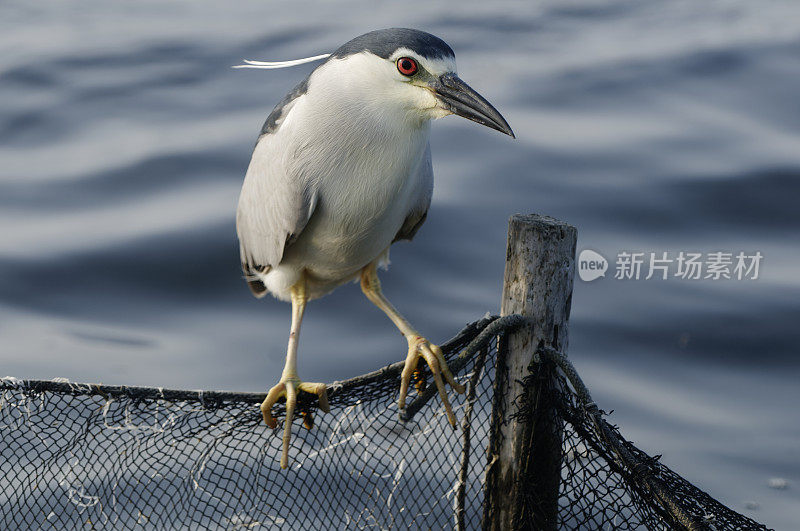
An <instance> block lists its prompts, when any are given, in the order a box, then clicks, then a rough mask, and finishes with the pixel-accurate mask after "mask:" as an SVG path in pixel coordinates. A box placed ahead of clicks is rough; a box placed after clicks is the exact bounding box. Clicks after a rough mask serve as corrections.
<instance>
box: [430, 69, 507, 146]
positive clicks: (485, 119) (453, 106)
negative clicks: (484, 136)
mask: <svg viewBox="0 0 800 531" xmlns="http://www.w3.org/2000/svg"><path fill="white" fill-rule="evenodd" d="M433 90H434V91H435V92H436V94H437V95H438V96H439V99H440V100H441V101H442V102H443V103H444V104H445V106H446V107H447V108H448V109H449V110H450V111H451V112H452V113H453V114H457V115H459V116H463V117H464V118H467V119H468V120H472V121H473V122H478V123H479V124H483V125H485V126H487V127H491V128H492V129H496V130H498V131H500V132H501V133H505V134H507V135H509V136H510V137H511V138H516V137H515V136H514V131H512V130H511V126H509V125H508V122H506V119H505V118H503V115H501V114H500V113H499V112H497V109H495V108H494V107H492V104H491V103H489V102H488V101H486V99H484V97H483V96H481V95H480V94H478V93H477V92H475V90H474V89H473V88H472V87H470V86H469V85H467V84H466V83H464V82H463V81H461V78H459V77H458V76H457V75H455V74H444V75H442V76H441V77H440V78H439V79H438V80H437V81H436V82H435V83H434V85H433Z"/></svg>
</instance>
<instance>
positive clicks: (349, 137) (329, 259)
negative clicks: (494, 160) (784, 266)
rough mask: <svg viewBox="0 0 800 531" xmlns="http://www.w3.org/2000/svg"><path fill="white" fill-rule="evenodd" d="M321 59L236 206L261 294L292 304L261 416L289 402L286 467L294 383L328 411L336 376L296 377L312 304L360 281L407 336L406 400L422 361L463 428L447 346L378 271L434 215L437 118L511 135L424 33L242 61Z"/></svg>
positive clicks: (276, 121) (267, 417)
mask: <svg viewBox="0 0 800 531" xmlns="http://www.w3.org/2000/svg"><path fill="white" fill-rule="evenodd" d="M319 59H326V60H325V61H324V62H323V63H321V64H320V65H319V66H318V67H317V68H316V69H314V71H313V72H311V74H310V75H309V76H308V77H307V78H306V79H305V80H303V81H302V82H300V84H299V85H297V86H296V87H295V88H294V89H293V90H292V91H291V92H289V94H287V95H286V97H285V98H284V99H283V100H282V101H281V102H280V103H279V104H278V105H277V106H276V107H275V109H274V110H273V111H272V113H271V114H270V115H269V117H268V118H267V121H266V123H265V124H264V127H263V128H262V129H261V135H260V136H259V138H258V141H257V143H256V146H255V149H254V150H253V156H252V159H251V161H250V166H249V167H248V169H247V175H246V176H245V180H244V184H243V186H242V193H241V196H240V197H239V208H238V212H237V214H236V228H237V232H238V235H239V243H240V249H241V259H242V269H243V270H244V274H245V277H246V279H247V282H248V284H249V285H250V289H251V290H252V291H253V293H254V294H255V296H256V297H263V296H264V295H265V294H266V293H267V292H269V293H272V294H273V295H274V296H275V297H277V298H279V299H282V300H286V301H291V303H292V325H291V332H290V334H289V346H288V351H287V354H286V366H285V368H284V370H283V375H282V376H281V379H280V382H279V383H278V385H276V386H275V387H273V388H272V389H270V391H269V393H268V395H267V398H266V400H264V403H263V404H262V405H261V412H262V414H263V416H264V422H266V424H267V425H268V426H270V427H271V428H275V427H276V425H277V421H276V419H275V417H273V415H272V412H271V409H272V406H273V405H274V404H275V403H276V401H277V400H278V399H279V398H280V397H282V396H285V398H286V420H285V426H284V434H283V455H282V458H281V466H282V467H283V468H286V467H287V465H288V448H289V441H290V437H291V424H292V418H293V416H294V410H295V407H296V402H297V393H298V392H301V391H305V392H308V393H314V394H316V395H317V396H318V397H319V405H320V408H321V409H322V410H323V411H326V412H327V411H328V407H327V405H328V400H327V390H326V387H325V384H322V383H308V382H303V381H301V380H300V378H299V377H298V375H297V341H298V336H299V334H300V324H301V322H302V320H303V312H304V310H305V306H306V303H307V302H308V301H309V300H311V299H316V298H318V297H322V296H323V295H325V294H327V293H329V292H331V291H332V290H333V289H335V288H336V287H337V286H339V285H341V284H344V283H345V282H348V281H350V280H355V279H357V278H360V280H361V289H362V290H363V291H364V294H365V295H366V296H367V297H368V298H369V300H371V301H372V302H373V303H374V304H375V305H376V306H378V307H379V308H380V309H381V310H383V311H384V312H385V313H386V315H388V316H389V318H390V319H391V320H392V321H393V322H394V324H395V325H396V326H397V328H399V329H400V332H402V334H403V335H404V336H405V338H406V340H407V341H408V355H407V356H406V362H405V368H404V369H403V372H402V376H401V384H400V398H399V407H400V408H401V409H402V408H404V407H405V400H406V394H407V392H408V387H409V384H410V382H411V379H412V376H413V375H414V373H415V371H416V367H417V363H418V362H419V360H420V358H424V359H425V362H426V363H427V364H428V366H429V367H430V371H431V373H432V375H433V378H434V381H435V383H436V387H437V388H438V391H439V395H440V396H441V399H442V402H443V403H444V407H445V409H446V411H447V417H448V420H449V421H450V424H452V425H453V426H455V415H453V411H452V408H451V407H450V402H449V401H448V399H447V392H446V391H445V383H444V382H445V381H447V383H449V384H450V385H451V386H452V387H453V389H455V390H456V391H457V392H459V393H462V392H464V389H463V387H462V386H461V385H460V384H459V383H458V382H457V381H456V380H455V378H453V375H452V374H451V373H450V370H449V369H448V367H447V364H446V363H445V360H444V357H443V356H442V351H441V349H439V347H438V346H436V345H434V344H432V343H431V342H430V341H428V340H427V339H425V338H424V337H423V336H422V335H421V334H420V333H419V332H417V330H416V329H415V328H414V327H412V326H411V325H410V324H409V323H408V321H406V320H405V318H404V317H403V316H402V315H400V313H399V312H398V311H397V310H396V309H395V308H394V306H392V305H391V303H390V302H389V301H388V300H387V299H386V298H385V297H384V296H383V293H382V292H381V285H380V281H379V280H378V275H377V268H378V266H379V265H385V264H387V263H388V259H389V247H390V246H391V245H392V244H393V243H394V242H396V241H399V240H410V239H411V238H412V237H413V236H414V234H415V233H416V232H417V230H418V229H419V227H420V225H422V223H423V222H424V221H425V216H426V215H427V212H428V207H429V206H430V203H431V195H432V192H433V168H432V166H431V148H430V144H429V142H428V138H429V134H430V121H431V120H432V119H435V118H441V117H443V116H447V115H449V114H457V115H459V116H463V117H465V118H468V119H470V120H472V121H475V122H478V123H480V124H483V125H486V126H489V127H491V128H493V129H496V130H498V131H501V132H503V133H506V134H508V135H511V136H512V137H513V136H514V134H513V132H512V131H511V128H510V127H509V125H508V123H506V121H505V119H503V117H502V116H501V115H500V113H499V112H497V110H496V109H495V108H494V107H492V106H491V104H489V102H488V101H486V100H485V99H484V98H483V97H482V96H480V95H479V94H478V93H477V92H475V91H474V90H473V89H472V88H470V87H469V86H468V85H467V84H466V83H464V82H463V81H461V79H459V77H458V76H457V75H456V62H455V54H454V53H453V50H452V49H451V48H450V47H449V46H448V45H447V43H445V42H444V41H443V40H441V39H439V38H438V37H435V36H433V35H431V34H429V33H425V32H423V31H418V30H413V29H399V28H393V29H384V30H378V31H372V32H370V33H367V34H364V35H361V36H360V37H356V38H355V39H353V40H351V41H350V42H348V43H346V44H344V45H343V46H342V47H341V48H339V49H338V50H336V51H335V52H333V53H332V54H330V55H322V56H316V57H310V58H307V59H300V60H296V61H286V62H281V63H267V62H260V61H246V63H247V64H246V65H241V66H243V67H249V68H282V67H285V66H292V65H295V64H302V63H304V62H310V61H313V60H319ZM307 420H308V419H307ZM310 424H311V423H310V422H307V423H306V425H307V427H310Z"/></svg>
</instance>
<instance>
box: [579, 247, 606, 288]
mask: <svg viewBox="0 0 800 531" xmlns="http://www.w3.org/2000/svg"><path fill="white" fill-rule="evenodd" d="M606 271H608V260H606V259H605V257H604V256H603V255H602V254H600V253H598V252H595V251H592V250H591V249H584V250H583V251H581V254H580V256H578V276H579V277H581V280H583V281H584V282H591V281H592V280H596V279H598V278H600V277H604V276H606Z"/></svg>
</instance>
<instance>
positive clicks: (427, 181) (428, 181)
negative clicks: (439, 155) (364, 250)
mask: <svg viewBox="0 0 800 531" xmlns="http://www.w3.org/2000/svg"><path fill="white" fill-rule="evenodd" d="M415 180H416V182H417V188H416V194H415V196H416V201H415V202H414V203H413V204H412V207H411V209H410V210H409V212H408V215H407V216H406V219H405V221H404V222H403V226H402V227H400V230H399V231H398V232H397V235H396V236H395V237H394V240H392V243H394V242H396V241H399V240H411V239H413V238H414V235H415V234H416V233H417V231H418V230H419V228H420V227H421V226H422V224H423V223H425V218H427V217H428V208H429V207H430V206H431V197H433V164H432V162H431V145H430V143H428V146H427V147H426V148H425V155H424V156H423V158H422V161H421V163H420V165H419V169H418V170H417V176H416V179H415Z"/></svg>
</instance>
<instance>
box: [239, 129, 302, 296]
mask: <svg viewBox="0 0 800 531" xmlns="http://www.w3.org/2000/svg"><path fill="white" fill-rule="evenodd" d="M280 133H281V132H280V130H278V131H276V132H274V133H271V134H264V135H262V136H261V138H260V139H259V141H258V143H257V144H256V147H255V149H254V150H253V157H252V159H251V160H250V166H249V167H248V168H247V174H246V175H245V178H244V184H243V185H242V193H241V195H240V196H239V207H238V209H237V211H236V232H237V234H238V236H239V252H240V256H241V260H242V270H243V271H244V274H245V278H246V280H247V283H248V285H249V286H250V289H251V290H252V291H253V294H254V295H255V296H256V297H263V296H264V295H265V294H266V291H267V289H266V287H265V286H264V284H263V283H262V282H261V280H260V278H259V276H258V273H266V272H268V271H269V270H270V269H271V268H272V267H275V266H277V265H278V264H280V262H281V259H282V258H283V253H284V250H285V248H286V246H287V245H289V244H290V243H291V242H292V241H294V240H295V239H297V237H298V236H299V235H300V233H301V232H302V231H303V229H304V228H305V226H306V224H307V223H308V220H309V218H311V215H312V214H313V213H314V207H315V206H316V202H317V192H316V187H315V186H314V185H313V184H312V183H311V182H310V181H309V180H307V179H303V178H302V177H298V176H297V175H295V174H294V172H292V171H291V169H290V168H287V167H286V165H285V157H284V156H283V155H284V152H285V147H284V146H283V143H284V142H285V141H286V140H287V139H286V138H285V135H281V134H280Z"/></svg>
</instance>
